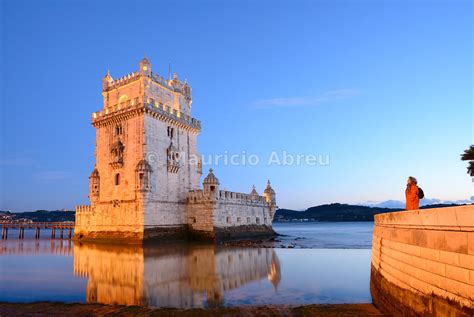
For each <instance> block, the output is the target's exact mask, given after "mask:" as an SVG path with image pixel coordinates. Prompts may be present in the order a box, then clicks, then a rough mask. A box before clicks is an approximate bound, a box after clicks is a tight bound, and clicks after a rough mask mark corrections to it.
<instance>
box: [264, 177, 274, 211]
mask: <svg viewBox="0 0 474 317" xmlns="http://www.w3.org/2000/svg"><path fill="white" fill-rule="evenodd" d="M263 197H265V201H266V202H267V203H268V204H270V205H276V194H275V191H274V190H273V188H272V186H271V185H270V180H268V182H267V187H266V188H265V190H264V191H263Z"/></svg>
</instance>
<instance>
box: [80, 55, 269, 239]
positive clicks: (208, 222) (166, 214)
mask: <svg viewBox="0 0 474 317" xmlns="http://www.w3.org/2000/svg"><path fill="white" fill-rule="evenodd" d="M102 95H103V103H104V105H103V109H102V110H101V111H98V112H94V113H93V114H92V125H93V127H94V128H95V129H96V144H95V158H96V164H95V167H94V169H93V171H92V173H91V175H90V177H89V180H90V189H89V198H90V205H88V206H77V207H76V224H75V230H74V231H75V239H78V240H105V241H109V240H110V241H117V240H119V241H120V240H122V241H138V242H139V241H143V240H148V239H150V238H156V239H161V238H163V239H164V238H174V237H179V238H182V237H189V236H191V237H204V238H210V239H216V238H233V237H242V236H245V237H249V236H256V235H266V234H273V233H274V231H273V229H272V221H273V216H274V214H275V211H276V208H277V207H276V200H275V191H274V190H273V189H272V187H271V186H270V182H268V184H267V187H266V189H265V191H264V193H263V195H262V196H260V195H259V194H258V193H257V191H256V190H255V187H254V188H253V189H252V191H251V192H250V193H249V194H246V193H236V192H230V191H227V190H221V189H220V187H219V185H220V184H219V180H218V179H217V177H216V176H215V175H214V173H213V171H212V169H211V170H209V173H208V175H207V176H206V177H205V178H204V180H203V183H202V187H201V184H200V178H201V176H202V160H201V157H200V156H199V152H198V149H197V140H196V138H197V136H198V134H199V132H200V130H201V123H200V121H198V120H196V119H195V118H192V117H191V116H190V114H191V104H192V97H191V87H190V86H189V85H188V83H187V82H186V81H185V82H182V81H180V80H179V79H178V77H177V76H176V74H174V75H173V76H172V78H171V77H170V79H168V80H166V79H164V78H163V77H161V76H159V75H157V74H155V73H153V72H152V65H151V63H150V62H149V61H148V59H147V58H146V57H145V58H143V59H142V60H141V61H140V64H139V70H138V71H136V72H133V73H131V74H128V75H126V76H123V77H121V78H119V79H116V80H114V79H113V78H112V77H111V76H110V73H109V72H107V74H106V75H105V77H104V78H103V80H102Z"/></svg>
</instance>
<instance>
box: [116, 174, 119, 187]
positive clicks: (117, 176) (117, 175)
mask: <svg viewBox="0 0 474 317" xmlns="http://www.w3.org/2000/svg"><path fill="white" fill-rule="evenodd" d="M118 185H120V174H119V173H117V174H115V186H118Z"/></svg>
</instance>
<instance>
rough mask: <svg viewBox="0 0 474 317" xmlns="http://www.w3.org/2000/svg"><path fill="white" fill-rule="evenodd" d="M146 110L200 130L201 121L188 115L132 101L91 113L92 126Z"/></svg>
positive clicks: (162, 106) (167, 108)
mask: <svg viewBox="0 0 474 317" xmlns="http://www.w3.org/2000/svg"><path fill="white" fill-rule="evenodd" d="M140 110H146V111H149V112H151V113H154V114H156V115H159V116H162V117H164V118H167V119H171V120H173V121H176V123H177V124H184V125H186V126H189V127H191V128H193V129H196V130H201V121H199V120H197V119H196V118H192V117H191V116H190V115H188V114H186V113H183V112H181V111H179V110H176V109H172V108H171V107H170V106H167V105H163V104H159V103H148V102H145V103H138V102H134V100H132V101H131V102H123V103H120V104H117V105H114V106H112V107H108V108H106V109H104V110H102V111H97V112H93V113H92V125H94V126H95V125H96V124H99V123H100V122H103V121H107V120H108V119H110V118H114V117H117V116H120V115H122V114H123V115H125V114H128V113H131V112H133V111H140Z"/></svg>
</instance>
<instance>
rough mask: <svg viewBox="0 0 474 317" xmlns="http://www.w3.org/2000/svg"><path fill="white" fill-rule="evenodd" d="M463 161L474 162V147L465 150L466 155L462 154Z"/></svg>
mask: <svg viewBox="0 0 474 317" xmlns="http://www.w3.org/2000/svg"><path fill="white" fill-rule="evenodd" d="M461 160H463V161H472V160H474V145H471V146H470V147H469V149H467V150H465V151H464V153H463V154H461Z"/></svg>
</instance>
